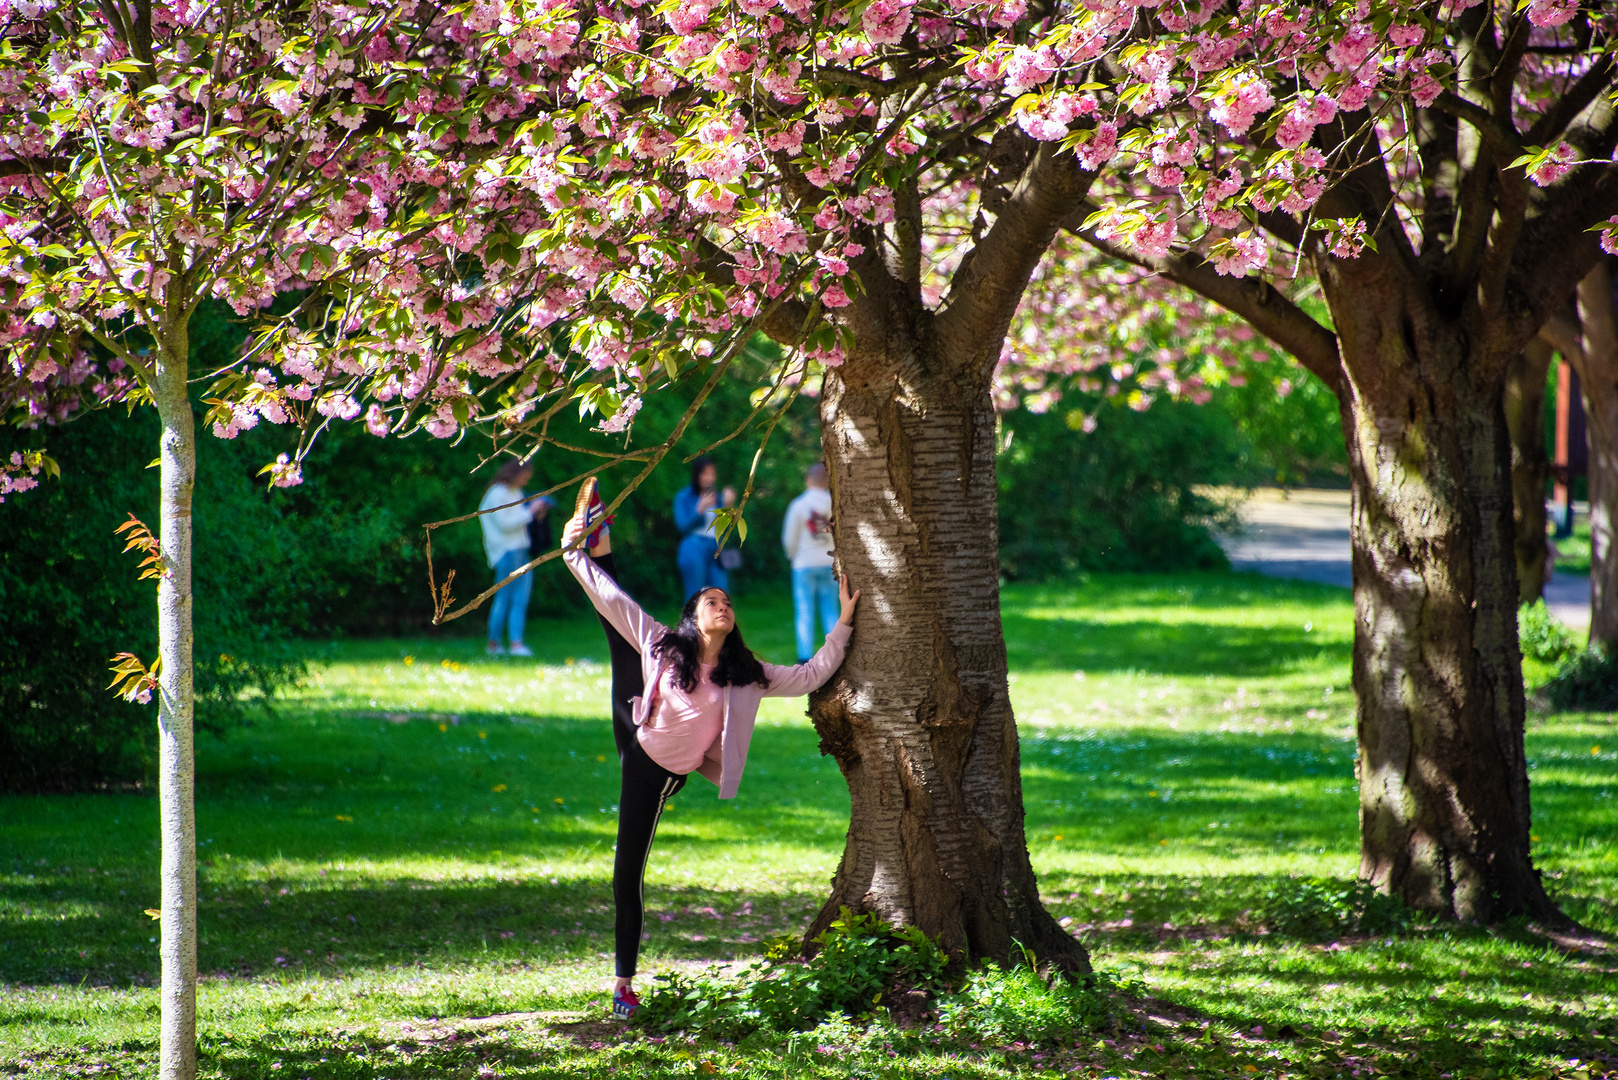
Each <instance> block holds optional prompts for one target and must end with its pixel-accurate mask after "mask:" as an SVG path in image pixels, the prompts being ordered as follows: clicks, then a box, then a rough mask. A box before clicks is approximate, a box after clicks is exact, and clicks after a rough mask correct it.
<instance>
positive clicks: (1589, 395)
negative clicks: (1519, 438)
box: [1570, 263, 1618, 646]
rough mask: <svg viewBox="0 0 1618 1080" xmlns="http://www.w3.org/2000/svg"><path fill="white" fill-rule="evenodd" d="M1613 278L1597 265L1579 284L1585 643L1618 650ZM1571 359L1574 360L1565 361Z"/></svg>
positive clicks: (1617, 357) (1617, 358)
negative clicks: (1586, 520) (1586, 539)
mask: <svg viewBox="0 0 1618 1080" xmlns="http://www.w3.org/2000/svg"><path fill="white" fill-rule="evenodd" d="M1614 322H1615V319H1614V314H1613V295H1612V277H1611V274H1610V272H1609V271H1608V269H1607V265H1606V264H1605V263H1602V264H1601V265H1599V266H1597V267H1596V268H1595V269H1594V270H1592V271H1591V272H1590V274H1589V276H1588V277H1586V278H1585V279H1584V280H1583V281H1581V282H1579V324H1580V326H1581V328H1582V332H1583V339H1584V340H1583V346H1584V347H1583V348H1582V349H1581V350H1579V353H1582V354H1583V355H1582V356H1579V355H1578V354H1577V353H1576V354H1574V355H1575V357H1577V359H1574V360H1573V362H1574V363H1576V364H1578V368H1579V384H1580V386H1581V387H1582V388H1583V390H1584V415H1585V422H1586V425H1587V426H1586V428H1585V431H1586V437H1587V438H1588V440H1589V446H1590V464H1589V473H1588V476H1589V480H1590V641H1591V642H1592V643H1594V642H1603V643H1605V644H1607V645H1609V646H1618V537H1615V535H1614V530H1615V529H1618V328H1615V326H1614ZM1570 359H1573V358H1571V357H1570Z"/></svg>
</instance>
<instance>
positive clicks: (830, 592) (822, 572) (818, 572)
mask: <svg viewBox="0 0 1618 1080" xmlns="http://www.w3.org/2000/svg"><path fill="white" fill-rule="evenodd" d="M817 610H818V611H819V612H820V625H821V627H822V629H821V633H823V634H829V633H831V628H832V627H834V626H836V625H837V620H838V618H839V617H840V616H841V615H842V614H843V604H842V601H841V600H839V599H838V598H837V579H836V578H835V577H833V576H832V572H831V567H829V566H806V567H804V568H803V569H802V570H794V571H792V613H793V615H794V619H793V626H794V628H795V629H796V630H797V632H798V663H800V664H801V663H803V662H804V661H805V660H809V659H812V658H813V657H814V655H815V653H816V652H818V651H819V647H818V646H817V644H816V642H817V641H818V640H819V639H818V638H816V637H815V612H816V611H817Z"/></svg>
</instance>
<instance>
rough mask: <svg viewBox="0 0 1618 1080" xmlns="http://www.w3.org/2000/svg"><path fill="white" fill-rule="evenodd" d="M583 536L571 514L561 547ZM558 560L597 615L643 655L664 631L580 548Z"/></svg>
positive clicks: (581, 527) (579, 523)
mask: <svg viewBox="0 0 1618 1080" xmlns="http://www.w3.org/2000/svg"><path fill="white" fill-rule="evenodd" d="M582 536H584V520H583V518H580V517H577V516H575V517H573V518H572V519H570V520H569V521H568V523H567V525H566V526H564V527H563V529H562V547H563V548H564V549H568V548H569V546H570V545H572V544H574V543H576V542H577V541H578V540H579V539H580V538H581V537H582ZM562 561H563V562H564V563H566V564H567V568H568V570H569V571H571V572H572V574H573V576H574V577H575V578H578V580H579V584H580V585H582V586H583V587H584V594H585V595H586V596H588V597H589V598H590V603H592V604H594V605H595V609H596V610H597V611H599V612H600V613H601V617H602V618H604V619H606V620H607V621H608V622H609V623H611V624H612V627H613V629H615V630H617V631H618V632H619V633H620V634H622V635H623V636H624V637H625V638H626V639H627V640H628V641H629V642H630V643H631V644H632V645H634V646H635V648H636V649H637V650H638V651H639V652H640V653H641V654H642V655H645V653H646V650H647V649H649V648H651V647H652V646H653V645H654V644H655V643H656V642H657V641H658V639H659V638H661V637H662V636H663V635H664V634H666V633H668V627H666V626H664V625H663V624H662V623H660V622H658V621H657V620H656V619H654V618H652V617H651V616H650V615H648V614H646V609H645V608H643V607H641V606H640V605H639V604H637V603H635V601H634V600H633V599H632V598H631V597H630V595H629V594H628V593H626V592H624V590H623V589H622V588H621V587H620V586H619V585H618V583H617V582H616V581H614V580H613V579H612V578H610V577H608V576H607V575H606V574H604V573H603V572H602V571H601V568H600V567H599V566H597V565H596V564H595V563H594V562H593V561H591V559H590V557H589V556H587V555H585V553H584V550H583V548H579V547H573V548H571V550H567V551H566V554H564V555H563V556H562Z"/></svg>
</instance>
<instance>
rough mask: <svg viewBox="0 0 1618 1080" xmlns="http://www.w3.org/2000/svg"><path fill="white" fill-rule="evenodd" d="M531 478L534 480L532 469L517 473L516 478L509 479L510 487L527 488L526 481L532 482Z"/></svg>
mask: <svg viewBox="0 0 1618 1080" xmlns="http://www.w3.org/2000/svg"><path fill="white" fill-rule="evenodd" d="M533 478H534V470H533V469H524V470H523V471H522V472H520V473H518V474H517V475H516V476H513V477H512V478H511V486H512V487H514V488H523V487H527V486H528V481H530V480H532V479H533Z"/></svg>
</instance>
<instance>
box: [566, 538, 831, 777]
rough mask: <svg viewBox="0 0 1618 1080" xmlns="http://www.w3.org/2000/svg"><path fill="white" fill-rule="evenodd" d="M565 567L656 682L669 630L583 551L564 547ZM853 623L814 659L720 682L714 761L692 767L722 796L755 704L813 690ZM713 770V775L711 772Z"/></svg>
mask: <svg viewBox="0 0 1618 1080" xmlns="http://www.w3.org/2000/svg"><path fill="white" fill-rule="evenodd" d="M562 561H563V562H565V563H567V568H568V569H569V570H571V571H572V572H573V576H574V577H576V578H578V579H579V584H580V585H582V586H584V591H585V594H586V595H588V596H589V597H590V602H591V603H592V604H594V605H595V608H596V610H597V611H599V612H601V614H602V616H603V617H604V618H605V619H606V620H607V621H608V622H610V623H611V624H612V625H613V627H614V628H615V629H616V630H617V631H618V632H619V633H620V634H622V635H624V637H625V638H626V639H627V640H628V641H630V642H631V643H632V644H633V645H634V646H635V648H636V649H638V650H639V651H640V666H641V676H642V678H643V680H644V681H645V684H646V685H647V686H649V687H654V688H655V687H656V686H657V681H658V674H659V667H660V664H659V663H658V660H657V658H656V657H655V656H653V655H652V646H653V645H654V644H656V643H657V641H658V639H659V638H661V637H662V636H663V635H664V634H666V633H668V627H666V626H664V625H663V624H662V623H660V622H658V621H657V620H656V619H654V618H652V617H651V616H650V615H648V614H646V611H645V610H644V609H643V608H642V607H641V606H640V605H639V604H637V603H635V601H633V600H631V599H630V598H629V594H628V593H626V592H624V590H623V589H621V588H619V587H618V583H617V582H616V581H614V580H612V578H610V577H608V576H607V575H606V574H603V573H602V572H601V569H600V567H598V566H596V564H595V563H594V562H592V561H591V560H590V558H589V557H588V556H586V555H585V554H584V552H582V551H578V550H573V551H569V552H568V553H567V554H566V555H563V556H562ZM853 632H854V628H853V627H851V626H848V625H846V624H844V623H838V624H837V625H836V626H834V627H832V628H831V632H830V633H829V634H827V635H826V643H825V644H824V645H822V646H821V647H820V651H819V652H817V653H815V655H814V658H813V659H811V660H810V661H808V662H807V663H803V664H796V665H793V666H792V667H780V666H777V665H775V664H765V665H764V677H765V679H766V680H768V683H769V685H768V686H759V685H758V684H757V683H750V684H748V685H747V686H727V687H724V695H725V696H724V713H723V716H724V721H723V725H722V726H721V728H720V730H719V763H718V765H717V767H716V766H715V763H714V762H713V761H712V760H711V759H710V760H707V761H704V762H703V763H702V764H701V765H700V766H698V767H697V771H698V772H700V773H701V774H702V775H703V776H706V777H707V778H708V779H709V780H712V781H713V782H714V783H716V784H718V785H719V797H720V798H721V799H734V798H735V797H736V789H737V788H738V787H739V786H740V785H741V782H742V770H743V769H745V768H746V767H747V746H748V743H750V742H751V741H752V739H753V722H754V721H755V720H756V719H758V706H759V703H760V702H761V701H763V700H764V699H765V698H767V697H798V696H799V695H802V694H807V693H809V691H811V690H815V689H818V688H819V686H820V685H821V684H822V683H824V682H825V681H826V680H827V679H829V678H831V677H832V673H833V672H835V671H836V670H837V668H838V667H839V666H840V665H841V664H842V662H843V651H844V649H845V648H847V646H848V639H849V636H850V635H851V634H853ZM653 697H655V694H653V695H648V696H647V697H644V698H641V697H638V698H636V699H635V707H634V717H635V724H636V725H637V726H639V725H641V724H644V723H646V720H647V717H648V716H650V715H651V709H652V701H651V700H649V698H653ZM716 773H717V774H718V775H715V774H716Z"/></svg>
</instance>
